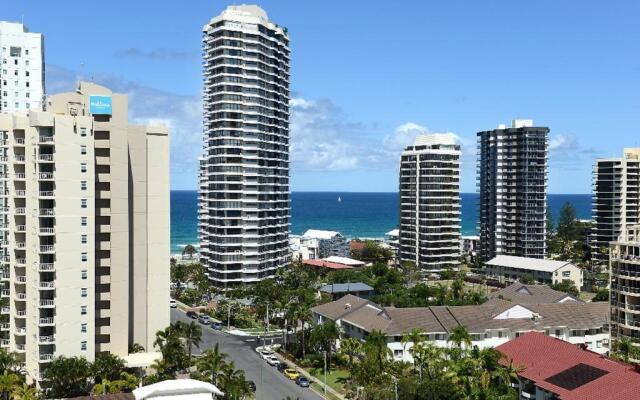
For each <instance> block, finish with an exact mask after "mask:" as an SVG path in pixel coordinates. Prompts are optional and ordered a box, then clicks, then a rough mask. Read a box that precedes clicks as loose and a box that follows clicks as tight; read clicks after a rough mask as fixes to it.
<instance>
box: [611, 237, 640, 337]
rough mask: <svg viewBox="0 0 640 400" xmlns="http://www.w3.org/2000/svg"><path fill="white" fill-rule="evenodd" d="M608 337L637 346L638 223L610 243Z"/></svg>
mask: <svg viewBox="0 0 640 400" xmlns="http://www.w3.org/2000/svg"><path fill="white" fill-rule="evenodd" d="M610 270H611V275H610V276H611V298H610V300H611V339H612V340H614V341H615V340H620V339H622V338H627V339H630V340H631V342H632V343H633V345H634V346H637V347H640V344H639V341H640V225H635V226H628V227H627V229H626V231H625V234H624V235H623V236H622V237H621V238H620V240H618V241H616V242H614V243H612V244H611V248H610Z"/></svg>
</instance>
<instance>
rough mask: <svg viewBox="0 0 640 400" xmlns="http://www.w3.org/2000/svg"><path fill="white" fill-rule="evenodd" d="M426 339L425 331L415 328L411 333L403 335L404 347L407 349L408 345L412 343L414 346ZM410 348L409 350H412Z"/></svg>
mask: <svg viewBox="0 0 640 400" xmlns="http://www.w3.org/2000/svg"><path fill="white" fill-rule="evenodd" d="M423 340H424V331H423V330H422V329H420V328H413V329H412V330H411V331H410V332H409V333H407V334H406V335H404V336H403V337H402V348H403V349H404V350H405V351H406V349H407V345H408V344H409V343H412V347H411V349H412V348H413V347H415V346H417V345H419V344H420V343H421V342H422V341H423ZM411 349H409V352H411V351H412V350H411Z"/></svg>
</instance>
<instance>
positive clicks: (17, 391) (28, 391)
mask: <svg viewBox="0 0 640 400" xmlns="http://www.w3.org/2000/svg"><path fill="white" fill-rule="evenodd" d="M39 397H40V396H39V394H38V389H36V388H35V387H33V386H29V385H27V384H26V383H23V384H22V385H19V386H16V387H15V388H14V389H13V391H12V392H11V400H38V399H39Z"/></svg>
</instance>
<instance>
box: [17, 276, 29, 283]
mask: <svg viewBox="0 0 640 400" xmlns="http://www.w3.org/2000/svg"><path fill="white" fill-rule="evenodd" d="M26 281H27V277H26V276H25V275H18V276H16V282H18V283H25V282H26Z"/></svg>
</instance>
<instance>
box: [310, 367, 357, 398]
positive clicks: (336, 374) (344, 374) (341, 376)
mask: <svg viewBox="0 0 640 400" xmlns="http://www.w3.org/2000/svg"><path fill="white" fill-rule="evenodd" d="M307 371H308V372H309V374H311V376H313V377H315V378H317V379H319V380H320V381H322V382H324V371H323V369H322V368H310V369H308V370H307ZM347 378H349V371H346V370H344V369H332V370H331V371H329V373H327V386H329V387H330V388H332V389H333V390H335V391H336V392H338V393H345V390H344V387H343V386H344V382H345V381H346V379H347ZM320 389H322V385H320Z"/></svg>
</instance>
